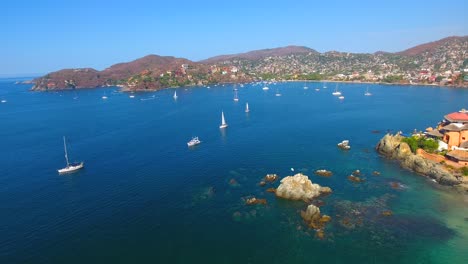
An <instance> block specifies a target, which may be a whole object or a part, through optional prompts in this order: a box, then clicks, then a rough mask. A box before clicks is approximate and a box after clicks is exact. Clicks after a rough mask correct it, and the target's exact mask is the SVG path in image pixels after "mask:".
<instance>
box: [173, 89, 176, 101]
mask: <svg viewBox="0 0 468 264" xmlns="http://www.w3.org/2000/svg"><path fill="white" fill-rule="evenodd" d="M173 97H174V99H177V91H174V96H173Z"/></svg>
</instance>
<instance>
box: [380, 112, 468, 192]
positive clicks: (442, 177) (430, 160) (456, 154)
mask: <svg viewBox="0 0 468 264" xmlns="http://www.w3.org/2000/svg"><path fill="white" fill-rule="evenodd" d="M427 130H428V131H427V132H426V133H415V134H413V135H412V136H411V137H404V136H402V135H401V133H397V134H395V135H391V134H387V135H385V136H384V137H383V138H382V139H381V140H380V141H379V143H378V144H377V146H376V150H377V151H378V152H379V153H381V154H383V155H384V156H385V157H387V158H390V159H394V160H397V161H398V162H399V164H400V165H401V166H402V167H403V168H406V169H409V170H411V171H413V172H416V173H418V174H421V175H424V176H427V177H429V178H431V179H433V180H434V181H436V182H437V183H439V184H441V185H449V186H456V187H457V188H458V189H461V190H463V191H467V192H468V111H466V110H464V109H462V110H460V111H459V112H454V113H451V114H448V115H446V116H445V119H444V121H442V122H441V123H439V124H438V126H437V128H436V129H430V128H428V129H427Z"/></svg>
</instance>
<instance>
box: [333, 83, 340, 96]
mask: <svg viewBox="0 0 468 264" xmlns="http://www.w3.org/2000/svg"><path fill="white" fill-rule="evenodd" d="M332 94H333V95H335V96H338V95H341V92H340V91H338V85H336V87H335V91H334V92H333V93H332Z"/></svg>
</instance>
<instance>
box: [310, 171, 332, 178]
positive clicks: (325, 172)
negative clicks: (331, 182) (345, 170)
mask: <svg viewBox="0 0 468 264" xmlns="http://www.w3.org/2000/svg"><path fill="white" fill-rule="evenodd" d="M314 173H315V174H317V175H319V176H323V177H330V176H332V175H333V173H332V172H331V171H328V170H316V171H315V172H314Z"/></svg>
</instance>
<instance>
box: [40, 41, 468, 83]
mask: <svg viewBox="0 0 468 264" xmlns="http://www.w3.org/2000/svg"><path fill="white" fill-rule="evenodd" d="M467 51H468V36H464V37H449V38H445V39H442V40H439V41H435V42H431V43H426V44H423V45H419V46H416V47H413V48H410V49H408V50H405V51H402V52H397V53H389V52H376V53H373V54H370V53H349V52H337V51H330V52H325V53H319V52H317V51H315V50H313V49H310V48H307V47H299V46H288V47H283V48H276V49H267V50H257V51H251V52H247V53H242V54H234V55H222V56H217V57H213V58H210V59H207V60H203V61H200V62H193V61H190V60H187V59H183V58H175V57H169V56H157V55H148V56H145V57H143V58H140V59H137V60H135V61H131V62H128V63H119V64H115V65H113V66H111V67H109V68H107V69H105V70H102V71H98V70H95V69H91V68H83V69H64V70H60V71H57V72H52V73H49V74H47V75H45V76H43V77H40V78H37V79H35V80H34V81H33V82H34V84H35V85H34V87H33V89H32V90H40V91H45V90H59V89H62V90H63V89H75V88H93V87H102V86H114V85H117V86H121V87H123V88H124V89H126V90H135V91H136V90H159V89H163V88H167V87H181V86H195V85H209V84H216V83H242V82H252V81H288V80H315V81H346V82H371V83H391V84H433V85H450V86H459V87H468V52H467Z"/></svg>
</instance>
